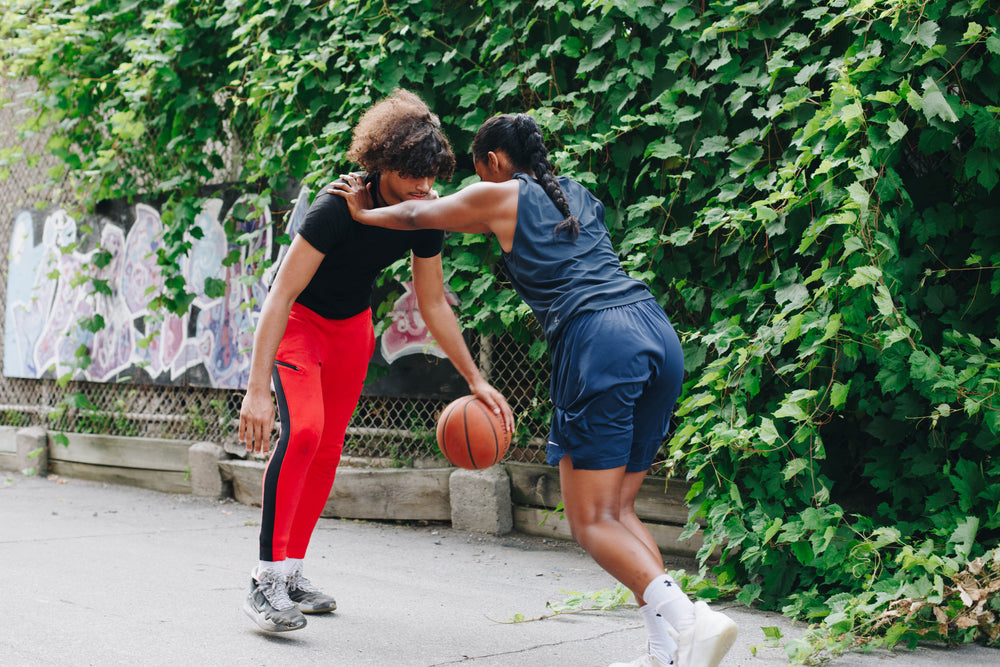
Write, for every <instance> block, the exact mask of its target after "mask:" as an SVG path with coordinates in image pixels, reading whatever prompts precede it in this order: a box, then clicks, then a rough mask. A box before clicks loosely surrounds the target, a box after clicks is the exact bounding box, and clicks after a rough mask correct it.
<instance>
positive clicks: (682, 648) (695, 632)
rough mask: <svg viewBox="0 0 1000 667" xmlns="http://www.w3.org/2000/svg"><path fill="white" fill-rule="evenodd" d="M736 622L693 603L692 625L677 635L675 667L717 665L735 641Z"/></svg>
mask: <svg viewBox="0 0 1000 667" xmlns="http://www.w3.org/2000/svg"><path fill="white" fill-rule="evenodd" d="M736 633H737V629H736V623H734V622H733V620H732V619H731V618H729V617H728V616H726V615H725V614H723V613H722V612H718V611H712V610H711V609H710V608H709V606H708V605H707V604H706V603H705V602H703V601H701V600H699V601H698V602H695V603H694V625H693V626H692V627H690V628H688V629H687V630H685V631H684V632H682V633H681V634H680V636H679V637H678V638H677V659H676V660H675V661H674V662H675V663H677V667H717V665H718V664H719V662H720V661H721V660H722V658H723V656H725V655H726V653H727V652H728V651H729V648H730V647H731V646H732V645H733V642H734V641H736Z"/></svg>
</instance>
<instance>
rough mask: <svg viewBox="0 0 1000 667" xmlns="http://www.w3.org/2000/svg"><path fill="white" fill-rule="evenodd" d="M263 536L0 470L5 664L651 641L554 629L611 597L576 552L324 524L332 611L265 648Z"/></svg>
mask: <svg viewBox="0 0 1000 667" xmlns="http://www.w3.org/2000/svg"><path fill="white" fill-rule="evenodd" d="M258 522H259V509H257V508H253V507H248V506H246V505H242V504H239V503H236V502H235V501H232V500H224V501H215V500H209V499H205V498H198V497H193V496H186V495H172V494H164V493H159V492H155V491H149V490H146V489H139V488H133V487H128V486H117V485H111V484H104V483H98V482H89V481H83V480H78V479H67V478H58V477H50V478H38V477H23V476H21V475H20V474H17V473H0V665H4V666H7V667H20V666H22V665H31V666H35V665H190V666H194V665H199V666H200V665H240V666H243V667H248V666H253V665H313V664H323V665H344V666H347V667H354V666H359V667H362V666H368V665H379V666H389V667H397V666H398V667H410V666H413V667H431V666H439V665H469V666H471V667H509V666H510V665H517V666H518V667H550V666H551V667H556V666H574V667H577V666H579V667H590V666H594V667H603V666H606V665H608V664H609V663H612V662H616V661H625V660H631V659H633V658H635V657H637V656H638V655H639V654H640V652H641V650H642V647H643V645H644V643H645V630H644V629H643V626H642V623H641V621H640V619H639V615H638V613H637V612H636V610H635V607H634V606H630V607H628V608H620V609H617V610H612V611H586V612H580V613H569V614H559V615H553V613H552V609H551V608H550V607H549V606H547V603H560V602H563V601H565V600H566V599H567V598H568V597H569V596H570V595H571V594H572V592H583V593H589V592H596V591H605V590H609V589H611V588H612V587H613V586H614V584H615V582H614V580H613V579H612V578H611V577H610V576H609V575H608V574H606V573H605V572H603V571H602V570H601V569H600V568H599V567H597V565H595V564H594V562H593V561H592V560H591V559H590V558H589V557H588V556H587V555H586V554H585V553H584V552H583V551H582V550H581V549H580V548H579V547H577V546H576V545H575V544H572V543H569V542H566V541H562V540H555V539H545V538H540V537H532V536H526V535H522V534H517V533H514V534H511V535H506V536H499V537H497V536H488V535H480V534H476V533H470V532H464V531H460V530H455V529H453V528H451V527H450V526H449V525H448V524H440V525H412V524H396V523H379V522H362V521H351V520H334V519H321V520H320V523H319V526H318V527H317V529H316V532H315V534H314V536H313V540H312V544H311V545H310V549H309V554H308V556H307V558H306V568H305V574H306V576H308V577H309V578H310V579H311V580H312V581H313V583H315V584H317V585H318V586H319V587H320V588H322V589H323V590H324V591H326V592H328V593H330V594H332V595H334V597H336V598H337V603H338V609H337V611H336V612H334V613H331V614H324V615H311V616H309V617H308V619H309V623H308V625H307V626H306V627H305V628H304V629H302V630H298V631H294V632H288V633H281V634H271V633H266V632H264V631H262V630H259V629H258V628H257V626H256V625H255V624H254V623H253V622H252V621H251V620H250V619H249V618H247V617H246V615H245V614H244V612H243V610H242V604H243V599H244V597H245V596H246V593H247V590H248V586H249V576H250V575H249V573H250V569H251V568H252V567H253V566H254V565H255V563H256V551H257V530H258ZM667 567H668V569H674V568H681V567H686V568H693V567H694V563H693V562H691V561H682V560H679V559H674V560H670V561H669V562H668V565H667ZM716 608H720V609H723V610H725V611H726V613H727V614H729V615H730V616H731V617H732V618H733V619H734V620H735V621H736V622H737V623H738V624H739V627H740V634H739V638H738V639H737V642H736V644H735V645H734V646H733V648H732V650H731V651H730V653H729V654H728V655H727V656H726V658H725V660H724V661H723V663H722V667H737V666H746V667H770V666H777V665H787V664H788V660H787V658H786V657H785V654H784V651H783V650H782V649H781V648H774V647H768V646H766V644H765V637H764V633H763V631H762V630H761V628H762V627H769V626H777V627H779V628H780V629H781V631H782V633H783V634H784V635H785V636H786V637H795V636H798V635H801V633H802V632H803V631H804V628H803V626H801V625H799V624H793V623H792V622H791V621H789V620H788V619H785V618H783V617H781V616H780V615H777V614H773V613H767V612H761V611H757V610H750V609H747V608H745V607H741V606H740V605H737V604H735V603H728V604H719V605H717V606H716ZM519 618H524V619H539V618H541V619H542V620H526V621H524V622H514V621H515V619H519ZM754 653H755V654H756V655H755V654H754ZM831 664H832V665H833V666H834V667H868V666H874V665H883V666H888V665H898V666H899V667H903V666H906V667H910V666H913V667H922V666H925V665H927V666H929V665H954V666H956V667H958V666H961V667H978V666H985V665H1000V651H997V650H993V649H987V648H983V647H978V646H965V647H961V648H958V649H944V648H939V647H933V646H928V647H920V648H918V649H917V650H915V651H902V652H899V653H895V654H890V653H886V652H879V653H874V654H868V655H858V654H852V655H848V656H845V657H842V658H839V659H837V660H835V661H834V662H833V663H831Z"/></svg>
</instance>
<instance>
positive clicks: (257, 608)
mask: <svg viewBox="0 0 1000 667" xmlns="http://www.w3.org/2000/svg"><path fill="white" fill-rule="evenodd" d="M243 611H245V612H246V613H247V616H249V617H250V618H252V619H253V620H254V622H255V623H256V624H257V625H259V626H260V627H261V628H263V629H264V630H267V631H268V632H287V631H288V630H298V629H299V628H304V627H305V626H306V617H305V616H303V615H302V612H301V611H299V609H298V607H296V606H295V603H294V602H292V601H291V599H290V598H289V597H288V586H287V580H286V578H285V577H284V576H282V575H280V574H278V573H277V572H275V571H274V570H264V572H263V573H262V574H261V575H260V578H257V577H255V576H253V574H251V575H250V595H248V596H247V599H246V602H244V603H243Z"/></svg>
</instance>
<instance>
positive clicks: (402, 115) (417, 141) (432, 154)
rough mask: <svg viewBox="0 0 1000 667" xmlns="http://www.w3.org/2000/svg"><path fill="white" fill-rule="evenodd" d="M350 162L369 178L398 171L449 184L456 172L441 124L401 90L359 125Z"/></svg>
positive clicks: (409, 93)
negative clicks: (376, 174)
mask: <svg viewBox="0 0 1000 667" xmlns="http://www.w3.org/2000/svg"><path fill="white" fill-rule="evenodd" d="M347 158H348V159H349V160H352V161H354V162H357V163H358V164H359V165H361V168H362V169H364V170H365V171H367V172H368V173H370V174H371V173H381V172H386V171H398V172H399V173H400V175H402V176H404V177H411V178H422V177H424V176H433V177H435V178H440V179H443V180H448V179H450V178H451V175H452V174H453V173H454V171H455V154H454V153H452V151H451V145H450V144H449V143H448V139H447V138H446V137H445V136H444V133H443V132H441V121H440V120H439V119H438V117H437V116H435V115H434V114H433V113H431V110H430V108H428V106H427V105H426V104H424V102H423V100H421V99H420V98H419V97H417V96H416V95H414V94H413V93H411V92H410V91H408V90H402V89H399V88H397V89H396V90H395V91H393V93H392V95H390V96H389V97H387V98H385V99H384V100H381V101H380V102H377V103H376V104H374V105H373V106H372V107H371V108H370V109H368V111H366V112H365V115H364V116H362V117H361V120H360V121H358V124H357V125H356V126H355V128H354V138H353V140H352V141H351V149H350V150H349V151H348V152H347Z"/></svg>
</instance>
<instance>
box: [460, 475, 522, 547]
mask: <svg viewBox="0 0 1000 667" xmlns="http://www.w3.org/2000/svg"><path fill="white" fill-rule="evenodd" d="M448 484H449V490H450V495H451V525H452V526H453V527H455V528H459V529H462V530H471V531H474V532H477V533H491V534H493V535H505V534H507V533H509V532H510V531H511V529H512V528H513V526H514V519H513V507H512V505H511V500H510V476H509V475H508V474H507V470H506V469H505V468H504V467H503V466H498V465H497V466H492V467H489V468H486V469H485V470H462V469H459V470H455V471H454V472H453V473H451V477H450V478H449V480H448Z"/></svg>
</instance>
